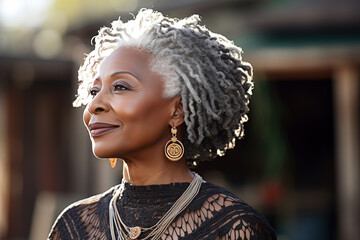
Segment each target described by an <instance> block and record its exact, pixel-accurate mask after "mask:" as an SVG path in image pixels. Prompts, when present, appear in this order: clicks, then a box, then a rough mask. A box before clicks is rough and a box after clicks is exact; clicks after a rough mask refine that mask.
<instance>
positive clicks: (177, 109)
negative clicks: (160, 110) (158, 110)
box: [169, 96, 184, 127]
mask: <svg viewBox="0 0 360 240" xmlns="http://www.w3.org/2000/svg"><path fill="white" fill-rule="evenodd" d="M170 114H171V115H170V121H169V125H170V126H173V125H174V126H175V127H178V126H180V125H181V124H182V123H183V122H184V109H183V105H182V101H181V96H176V97H173V98H172V99H171V109H170Z"/></svg>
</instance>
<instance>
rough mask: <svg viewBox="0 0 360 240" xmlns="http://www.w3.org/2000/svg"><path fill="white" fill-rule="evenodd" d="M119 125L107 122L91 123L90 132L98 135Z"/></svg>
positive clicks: (93, 135) (95, 135)
mask: <svg viewBox="0 0 360 240" xmlns="http://www.w3.org/2000/svg"><path fill="white" fill-rule="evenodd" d="M118 127H119V126H117V125H112V124H107V123H92V124H89V129H90V134H91V136H92V137H98V136H101V135H104V134H106V133H108V132H110V131H112V130H114V129H116V128H118Z"/></svg>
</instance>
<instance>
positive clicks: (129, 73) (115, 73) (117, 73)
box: [94, 71, 140, 82]
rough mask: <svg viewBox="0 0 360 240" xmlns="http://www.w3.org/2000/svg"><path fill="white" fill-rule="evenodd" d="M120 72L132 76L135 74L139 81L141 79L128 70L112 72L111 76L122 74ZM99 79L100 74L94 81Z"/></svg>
mask: <svg viewBox="0 0 360 240" xmlns="http://www.w3.org/2000/svg"><path fill="white" fill-rule="evenodd" d="M120 74H128V75H130V76H133V77H134V78H136V79H137V80H138V81H140V79H139V78H138V77H137V76H135V75H134V74H132V73H131V72H126V71H119V72H114V73H113V74H111V75H110V76H111V77H114V76H116V75H120ZM97 80H100V76H97V77H96V78H95V79H94V82H95V81H97Z"/></svg>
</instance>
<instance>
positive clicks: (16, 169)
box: [0, 0, 360, 240]
mask: <svg viewBox="0 0 360 240" xmlns="http://www.w3.org/2000/svg"><path fill="white" fill-rule="evenodd" d="M58 2H59V1H55V4H54V5H55V6H57V7H59V8H60V7H63V8H61V9H66V8H65V7H64V6H60V5H59V3H58ZM78 2H80V3H81V2H82V1H78ZM112 2H113V3H112V4H114V3H116V1H112ZM93 4H95V3H93ZM109 4H110V1H109ZM122 4H124V5H122ZM78 5H79V4H77V9H80V10H81V5H80V6H78ZM100 5H101V4H100ZM122 6H124V7H122ZM141 7H153V8H154V9H157V10H160V11H162V12H164V13H165V14H167V15H170V16H176V17H179V18H180V17H185V16H189V15H190V14H193V13H198V14H200V15H201V16H202V19H203V24H205V25H206V26H207V27H208V28H209V29H211V30H213V31H215V32H219V33H221V34H224V35H225V36H227V37H228V38H230V39H232V40H234V41H235V42H236V43H237V44H238V45H240V46H242V47H243V49H244V54H243V57H244V59H245V60H246V61H249V62H251V63H252V64H253V66H254V69H255V81H256V86H255V91H254V96H253V99H252V102H251V105H250V107H251V110H252V111H251V114H250V116H249V118H250V121H249V123H247V124H246V127H245V128H246V135H245V139H243V140H242V141H239V142H238V143H237V147H236V148H235V149H234V150H231V151H229V152H228V153H227V155H226V156H225V157H224V158H220V159H217V160H215V161H213V162H209V163H206V164H201V165H200V166H199V167H198V169H197V171H198V172H200V173H201V174H202V175H203V176H204V177H205V178H206V179H207V180H210V181H213V182H216V183H218V184H220V185H224V186H226V187H228V188H230V189H231V190H232V191H233V192H235V193H236V194H237V195H238V196H239V197H240V198H242V199H244V200H246V201H247V202H249V203H250V204H251V205H253V206H255V207H256V208H258V209H259V210H260V211H261V212H263V213H264V214H265V215H266V217H267V218H268V219H269V221H270V222H271V224H272V225H273V226H274V227H275V229H276V231H277V232H278V235H279V239H282V240H287V239H288V240H295V239H307V240H311V239H317V240H319V239H320V240H321V239H342V240H350V239H360V232H359V228H358V226H359V224H360V206H359V202H360V196H359V194H360V186H359V180H360V179H359V171H360V162H359V161H360V156H359V155H360V153H359V134H360V128H359V122H360V121H359V110H360V107H359V106H360V104H359V90H360V86H359V70H358V69H359V65H360V31H359V29H360V17H359V15H358V13H357V10H358V9H359V7H360V2H359V1H355V0H345V1H335V0H327V1H325V0H316V1H309V0H292V1H291V0H284V1H276V0H274V1H261V0H258V1H250V0H223V1H216V0H197V1H191V0H184V1H155V0H153V1H133V2H132V4H130V5H129V4H125V3H123V2H121V1H119V2H118V5H117V11H108V10H107V11H105V10H99V12H101V14H99V15H98V16H96V17H93V18H86V12H85V14H84V13H82V14H84V16H85V17H84V16H83V17H82V18H80V20H79V19H77V20H78V21H77V24H75V23H71V22H68V23H67V27H63V26H64V24H60V23H61V22H62V21H63V20H61V19H63V18H62V17H61V16H60V17H59V14H57V15H56V16H57V18H56V19H57V21H55V23H52V24H53V25H52V27H49V26H48V25H46V24H45V25H44V26H43V27H39V28H38V29H36V30H35V31H34V32H32V33H29V34H27V37H28V38H29V39H30V40H31V41H32V42H33V44H28V43H27V44H28V45H27V44H26V43H23V44H18V43H21V41H20V40H16V41H15V37H14V39H12V37H7V39H5V40H4V39H3V40H2V41H0V46H1V48H0V107H1V109H2V110H3V114H1V115H0V179H1V180H0V191H1V194H0V239H9V240H12V239H29V238H30V239H39V238H43V236H44V235H43V234H44V232H45V236H46V233H47V232H48V231H49V227H50V226H51V224H52V222H53V220H54V217H56V215H57V214H58V213H59V211H61V209H62V208H63V207H64V206H65V205H66V204H68V203H70V202H72V201H74V200H76V199H80V198H83V197H86V196H89V195H91V194H94V193H98V192H102V191H105V190H106V189H107V188H109V187H110V186H112V185H114V184H117V183H118V182H119V179H120V178H121V169H119V168H118V169H116V170H111V169H110V167H109V166H108V163H107V161H100V160H96V159H94V157H93V156H92V154H91V146H90V142H89V140H88V137H87V133H86V131H85V128H84V127H83V126H82V113H81V110H82V109H73V108H72V103H71V102H72V100H74V97H73V96H74V95H75V92H76V85H77V83H76V71H77V68H78V66H79V64H81V61H82V59H83V57H84V55H83V53H87V52H89V51H90V49H91V46H90V39H91V37H92V36H94V35H96V34H97V31H98V29H99V28H100V27H101V26H103V25H109V23H110V22H111V21H112V20H113V19H116V18H117V17H118V15H121V16H122V19H129V18H131V16H130V15H129V14H128V13H127V12H129V11H131V12H136V11H137V10H138V9H139V8H141ZM69 8H71V6H69ZM102 8H104V7H102ZM55 10H56V8H55ZM80 10H79V11H80ZM64 11H65V10H64ZM74 12H76V11H74ZM95 12H96V11H95ZM60 15H61V14H60ZM73 15H76V13H73ZM73 15H72V16H73ZM79 15H80V13H79ZM56 23H58V24H56ZM54 26H56V27H54ZM59 29H61V30H59ZM0 31H2V33H4V32H5V30H1V29H0ZM11 36H14V35H11ZM1 39H2V38H0V40H1ZM9 39H10V40H9ZM27 42H29V41H27ZM1 43H3V44H1ZM5 43H6V44H5ZM15 43H16V44H15ZM17 48H20V49H21V51H19V50H18V49H17ZM16 49H17V50H16Z"/></svg>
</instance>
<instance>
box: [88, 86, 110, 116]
mask: <svg viewBox="0 0 360 240" xmlns="http://www.w3.org/2000/svg"><path fill="white" fill-rule="evenodd" d="M87 108H88V111H89V113H90V114H91V115H93V114H99V113H101V112H108V111H109V109H110V106H109V102H108V101H107V97H106V96H105V94H104V92H103V91H100V92H98V93H97V94H96V95H95V97H94V98H93V99H92V100H91V101H90V102H89V104H88V107H87Z"/></svg>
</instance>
